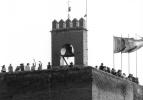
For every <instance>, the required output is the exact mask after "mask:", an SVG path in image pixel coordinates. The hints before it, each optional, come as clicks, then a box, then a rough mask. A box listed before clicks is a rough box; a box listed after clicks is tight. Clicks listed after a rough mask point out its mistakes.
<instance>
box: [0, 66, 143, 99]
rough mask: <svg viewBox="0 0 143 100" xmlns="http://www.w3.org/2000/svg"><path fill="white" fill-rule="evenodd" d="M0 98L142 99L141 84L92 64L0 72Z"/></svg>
mask: <svg viewBox="0 0 143 100" xmlns="http://www.w3.org/2000/svg"><path fill="white" fill-rule="evenodd" d="M0 100H143V87H142V86H140V85H137V84H135V83H133V82H130V81H128V80H125V79H121V78H119V77H116V76H113V75H112V74H109V73H105V72H102V71H100V70H97V69H94V68H92V67H85V66H84V67H83V66H81V67H75V68H63V67H58V68H57V67H54V69H52V70H43V71H35V72H19V73H11V74H10V73H2V74H0Z"/></svg>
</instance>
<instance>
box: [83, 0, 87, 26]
mask: <svg viewBox="0 0 143 100" xmlns="http://www.w3.org/2000/svg"><path fill="white" fill-rule="evenodd" d="M84 17H86V28H87V0H86V11H85V15H84Z"/></svg>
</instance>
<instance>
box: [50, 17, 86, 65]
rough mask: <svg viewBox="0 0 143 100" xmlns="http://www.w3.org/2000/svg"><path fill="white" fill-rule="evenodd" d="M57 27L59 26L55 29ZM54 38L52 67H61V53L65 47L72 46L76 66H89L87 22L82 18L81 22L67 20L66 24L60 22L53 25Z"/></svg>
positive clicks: (52, 33)
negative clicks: (66, 45)
mask: <svg viewBox="0 0 143 100" xmlns="http://www.w3.org/2000/svg"><path fill="white" fill-rule="evenodd" d="M56 26H59V27H57V28H56V29H55V27H56ZM53 27H54V28H53V29H52V31H51V36H52V42H51V43H52V65H53V66H59V65H60V57H61V54H60V51H61V48H62V46H63V45H65V44H71V45H73V48H74V53H75V54H74V55H75V65H87V63H88V54H87V53H88V49H87V30H86V28H85V21H84V19H83V18H81V19H80V20H79V21H78V20H76V19H74V20H72V21H71V20H70V19H67V20H66V22H64V21H63V20H60V21H59V22H58V23H56V24H53Z"/></svg>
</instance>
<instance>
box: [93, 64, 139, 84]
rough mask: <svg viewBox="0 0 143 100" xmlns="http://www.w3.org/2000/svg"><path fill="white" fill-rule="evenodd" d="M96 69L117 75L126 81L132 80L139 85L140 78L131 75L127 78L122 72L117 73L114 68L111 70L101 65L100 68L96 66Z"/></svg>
mask: <svg viewBox="0 0 143 100" xmlns="http://www.w3.org/2000/svg"><path fill="white" fill-rule="evenodd" d="M95 68H96V69H99V70H102V71H104V72H107V73H110V74H112V75H115V76H117V77H120V78H124V79H127V80H130V81H132V82H135V83H137V84H139V81H138V78H137V77H134V76H133V74H129V75H128V76H126V74H125V73H122V70H118V71H116V70H115V69H114V68H112V69H110V68H109V67H106V66H104V65H103V63H101V65H100V66H99V68H98V66H95Z"/></svg>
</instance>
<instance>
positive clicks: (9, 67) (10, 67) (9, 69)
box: [8, 64, 13, 73]
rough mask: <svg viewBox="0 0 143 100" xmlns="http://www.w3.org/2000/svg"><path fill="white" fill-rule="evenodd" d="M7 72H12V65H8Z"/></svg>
mask: <svg viewBox="0 0 143 100" xmlns="http://www.w3.org/2000/svg"><path fill="white" fill-rule="evenodd" d="M8 72H10V73H12V72H13V67H12V65H11V64H10V65H9V66H8Z"/></svg>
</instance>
